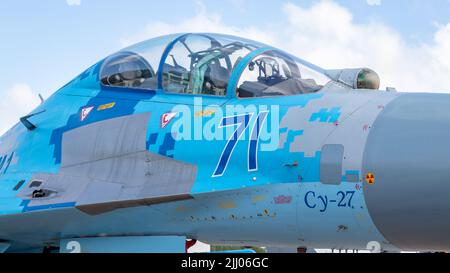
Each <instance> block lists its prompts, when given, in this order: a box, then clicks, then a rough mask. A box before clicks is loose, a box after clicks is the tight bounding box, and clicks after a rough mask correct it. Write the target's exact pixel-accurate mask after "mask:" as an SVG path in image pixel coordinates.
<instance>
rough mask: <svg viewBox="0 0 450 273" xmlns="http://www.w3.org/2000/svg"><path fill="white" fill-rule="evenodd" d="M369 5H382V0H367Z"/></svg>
mask: <svg viewBox="0 0 450 273" xmlns="http://www.w3.org/2000/svg"><path fill="white" fill-rule="evenodd" d="M366 1H367V5H369V6H380V5H381V0H366Z"/></svg>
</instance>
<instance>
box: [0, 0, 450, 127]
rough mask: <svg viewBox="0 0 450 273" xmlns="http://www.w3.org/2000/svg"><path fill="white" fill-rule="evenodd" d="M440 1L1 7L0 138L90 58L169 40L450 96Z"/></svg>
mask: <svg viewBox="0 0 450 273" xmlns="http://www.w3.org/2000/svg"><path fill="white" fill-rule="evenodd" d="M449 11H450V0H433V1H423V0H291V1H285V0H272V1H269V0H246V1H245V0H164V1H160V0H158V1H153V0H127V1H119V0H39V1H31V0H28V1H25V0H3V1H2V3H1V6H0V37H1V39H0V60H1V66H0V75H1V81H0V95H1V98H2V99H1V100H0V117H1V118H0V134H1V133H3V132H5V131H6V130H7V129H8V128H10V127H11V126H12V125H13V124H14V123H16V122H17V120H18V118H19V117H20V116H23V115H25V114H28V113H29V112H30V111H31V110H32V109H33V108H34V107H36V106H37V105H38V104H39V98H38V94H39V93H40V94H42V95H43V96H44V98H46V97H48V96H49V95H51V94H52V93H53V92H55V91H56V90H57V89H59V88H60V87H61V86H63V85H64V84H65V83H67V82H69V81H70V80H71V79H73V78H74V77H76V76H77V75H78V74H80V73H81V72H83V71H84V70H85V69H87V68H88V67H89V66H91V65H92V64H94V63H96V62H97V61H98V60H100V59H102V58H104V57H106V56H108V55H109V54H111V53H114V52H116V51H118V50H120V49H121V48H123V47H125V46H128V45H131V44H133V43H136V42H139V41H142V40H146V39H149V38H152V37H155V36H159V35H165V34H169V33H174V32H203V31H207V32H218V33H227V34H234V35H238V36H244V37H247V38H252V39H255V40H259V41H261V42H265V43H269V44H271V45H274V46H276V47H279V48H281V49H284V50H287V51H289V52H291V53H293V54H294V55H297V56H299V57H301V58H303V59H306V60H308V61H310V62H312V63H315V64H317V65H319V66H321V67H324V68H330V69H331V68H346V67H369V68H372V69H374V70H375V71H377V72H378V73H379V74H380V77H381V79H382V86H383V87H387V86H389V87H395V88H397V89H398V90H400V91H408V92H444V93H450V12H449Z"/></svg>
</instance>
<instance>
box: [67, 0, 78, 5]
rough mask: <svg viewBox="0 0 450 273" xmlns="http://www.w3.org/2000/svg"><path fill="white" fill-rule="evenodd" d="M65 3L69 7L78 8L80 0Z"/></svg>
mask: <svg viewBox="0 0 450 273" xmlns="http://www.w3.org/2000/svg"><path fill="white" fill-rule="evenodd" d="M66 3H67V5H69V6H79V5H81V0H66Z"/></svg>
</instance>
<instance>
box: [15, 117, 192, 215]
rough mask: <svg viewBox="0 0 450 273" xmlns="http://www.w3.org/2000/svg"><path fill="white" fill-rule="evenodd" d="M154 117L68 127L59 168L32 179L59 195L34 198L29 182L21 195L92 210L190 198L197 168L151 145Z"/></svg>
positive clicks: (36, 201)
mask: <svg viewBox="0 0 450 273" xmlns="http://www.w3.org/2000/svg"><path fill="white" fill-rule="evenodd" d="M149 118H150V114H149V113H145V114H139V115H131V116H126V117H121V118H116V119H111V120H107V121H104V122H98V123H94V124H90V125H88V126H85V127H81V128H77V129H75V130H73V131H70V132H67V133H66V134H65V135H64V137H63V145H62V146H63V148H62V151H63V152H62V167H61V169H60V172H59V173H58V174H45V173H43V174H34V175H33V178H32V181H33V180H38V181H42V185H41V186H39V188H40V189H45V190H49V191H52V192H54V194H52V195H51V196H48V197H45V198H31V196H32V193H33V191H34V190H36V189H35V188H29V187H24V189H23V190H22V191H21V192H20V193H19V194H18V196H19V197H20V198H22V199H29V200H31V202H30V204H29V206H40V205H52V204H58V203H68V202H76V206H77V207H78V208H80V209H82V210H83V211H84V212H88V213H92V214H96V213H102V212H107V211H110V210H114V209H117V208H123V207H129V206H139V205H149V204H156V203H160V202H163V201H173V200H183V199H186V198H189V196H190V192H191V189H192V186H193V184H194V182H195V178H196V176H197V167H196V166H194V165H192V164H188V163H184V162H180V161H177V160H174V159H172V158H169V157H165V156H161V155H158V154H153V153H150V152H148V151H147V150H146V133H147V123H148V121H149Z"/></svg>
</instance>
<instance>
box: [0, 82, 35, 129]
mask: <svg viewBox="0 0 450 273" xmlns="http://www.w3.org/2000/svg"><path fill="white" fill-rule="evenodd" d="M38 105H39V99H38V96H37V94H36V93H34V92H33V91H32V90H31V87H30V86H28V85H26V84H16V85H14V86H12V87H11V88H10V89H8V90H6V91H5V92H2V99H1V100H0V109H1V112H0V115H1V119H0V135H1V134H3V133H4V132H6V131H7V130H8V129H9V128H11V127H12V126H13V125H14V124H16V123H17V122H18V121H19V118H20V117H22V116H25V115H26V114H29V113H30V112H31V111H32V110H33V109H34V108H35V107H37V106H38Z"/></svg>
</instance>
